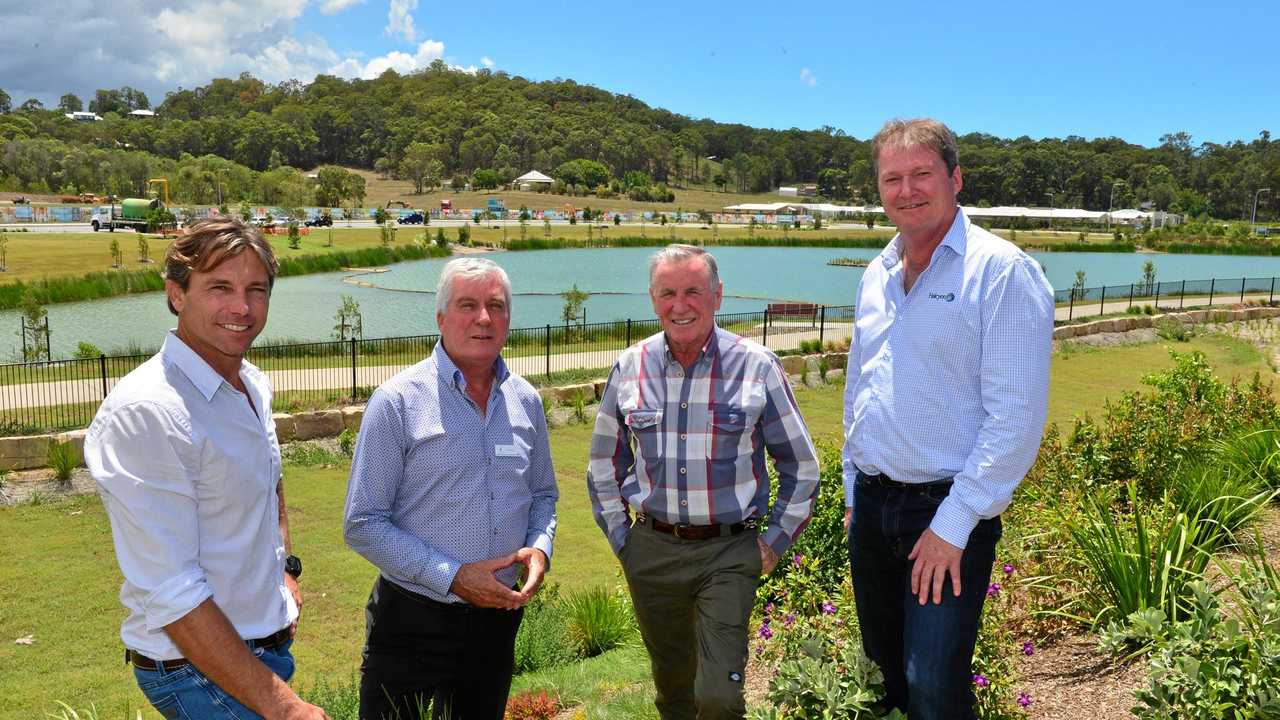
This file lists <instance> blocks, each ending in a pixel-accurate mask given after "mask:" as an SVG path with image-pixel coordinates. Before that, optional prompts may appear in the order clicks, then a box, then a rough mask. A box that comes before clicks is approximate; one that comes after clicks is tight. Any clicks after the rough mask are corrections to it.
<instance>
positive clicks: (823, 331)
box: [818, 305, 827, 345]
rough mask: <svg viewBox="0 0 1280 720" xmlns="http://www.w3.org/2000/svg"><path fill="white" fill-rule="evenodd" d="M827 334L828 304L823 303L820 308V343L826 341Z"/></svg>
mask: <svg viewBox="0 0 1280 720" xmlns="http://www.w3.org/2000/svg"><path fill="white" fill-rule="evenodd" d="M826 335H827V306H826V305H823V306H821V307H820V308H819V309H818V344H819V345H822V344H824V343H825V341H826Z"/></svg>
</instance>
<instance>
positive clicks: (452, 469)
mask: <svg viewBox="0 0 1280 720" xmlns="http://www.w3.org/2000/svg"><path fill="white" fill-rule="evenodd" d="M493 367H494V372H495V378H494V382H493V389H492V391H491V394H490V395H489V401H488V407H487V409H486V412H485V414H484V415H482V414H481V413H480V409H479V407H478V406H477V405H476V404H475V403H474V402H472V401H471V399H470V398H468V397H467V396H466V381H465V380H464V379H463V377H462V372H461V371H460V370H458V368H457V366H455V365H454V364H453V361H452V360H450V359H449V355H448V353H447V352H446V351H445V348H444V344H443V343H440V344H437V345H436V347H435V350H434V352H433V353H432V355H431V356H430V357H428V358H427V359H426V360H423V361H422V362H420V363H418V364H416V365H414V366H413V367H411V368H408V369H406V370H404V371H402V372H400V373H399V374H397V375H396V376H395V377H393V378H391V379H390V380H388V381H387V382H386V383H384V384H383V385H382V386H380V387H379V388H378V389H377V390H376V391H374V393H373V396H372V397H370V398H369V404H368V406H367V407H366V408H365V413H364V419H363V421H362V422H361V424H360V435H359V437H358V439H357V442H356V452H355V457H354V459H353V460H352V464H351V480H350V482H349V484H348V486H347V503H346V514H345V519H344V521H343V533H344V535H345V537H346V541H347V545H349V546H350V547H351V549H352V550H355V551H356V552H358V553H360V554H361V555H363V556H364V557H365V558H366V559H367V560H369V562H371V563H373V564H374V565H376V566H377V567H378V568H379V569H380V570H381V571H382V574H383V576H385V577H387V578H388V579H390V580H392V581H394V582H396V583H397V584H399V585H401V586H403V587H405V588H408V589H409V590H412V591H414V592H416V593H419V594H422V595H425V596H427V597H429V598H432V599H435V600H439V601H441V602H450V603H455V602H462V599H461V598H459V597H458V596H456V595H454V594H453V593H451V592H449V586H450V585H452V584H453V577H454V575H456V574H457V572H458V568H459V567H460V566H462V565H463V564H466V563H470V562H476V561H479V560H487V559H489V558H494V557H500V556H503V555H507V554H510V553H512V552H515V551H516V550H519V549H520V548H522V547H532V548H537V549H538V550H541V551H542V552H544V553H546V556H547V558H548V559H550V558H551V543H552V539H553V538H554V537H555V531H556V499H557V498H558V497H559V492H558V491H557V489H556V478H555V471H554V470H553V469H552V467H551V451H550V446H549V445H548V440H547V426H546V418H545V416H544V415H543V413H542V399H541V398H540V397H538V393H537V391H535V390H534V389H533V386H532V385H530V384H529V383H528V382H527V381H526V380H524V378H521V377H520V376H518V375H513V374H511V373H510V372H508V370H507V366H506V363H504V362H503V361H502V358H498V359H497V360H496V361H495V362H494V365H493ZM519 567H520V566H519V565H516V566H513V567H509V568H506V569H504V570H501V571H499V572H498V573H497V579H498V581H499V582H501V583H503V584H504V585H506V586H508V587H510V586H512V585H514V583H515V581H516V575H517V572H518V569H519Z"/></svg>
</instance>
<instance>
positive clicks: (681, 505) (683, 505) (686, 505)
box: [680, 500, 689, 507]
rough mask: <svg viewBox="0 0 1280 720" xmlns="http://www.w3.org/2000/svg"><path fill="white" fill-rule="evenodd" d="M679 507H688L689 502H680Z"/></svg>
mask: <svg viewBox="0 0 1280 720" xmlns="http://www.w3.org/2000/svg"><path fill="white" fill-rule="evenodd" d="M680 507H689V501H688V500H681V501H680Z"/></svg>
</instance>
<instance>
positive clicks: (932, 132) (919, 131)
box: [871, 118, 960, 178]
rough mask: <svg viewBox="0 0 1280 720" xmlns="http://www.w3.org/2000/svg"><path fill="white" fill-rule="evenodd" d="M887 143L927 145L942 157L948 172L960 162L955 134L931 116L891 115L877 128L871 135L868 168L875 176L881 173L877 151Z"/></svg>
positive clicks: (895, 144)
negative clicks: (892, 117) (876, 131)
mask: <svg viewBox="0 0 1280 720" xmlns="http://www.w3.org/2000/svg"><path fill="white" fill-rule="evenodd" d="M886 147H897V148H906V147H926V148H929V149H930V150H932V151H934V152H936V153H938V157H940V158H942V162H943V163H944V164H945V165H946V166H947V174H948V175H949V174H951V173H954V172H955V171H956V166H958V165H959V164H960V151H959V149H957V148H956V136H955V134H954V133H952V132H951V129H950V128H948V127H947V126H946V125H943V124H942V123H940V122H938V121H937V120H934V119H932V118H916V119H914V120H903V119H902V118H894V119H892V120H890V121H889V122H887V123H885V124H884V127H882V128H880V132H878V133H876V136H875V137H873V138H871V171H872V172H873V173H875V175H876V177H877V178H879V177H880V151H881V150H884V149H885V148H886Z"/></svg>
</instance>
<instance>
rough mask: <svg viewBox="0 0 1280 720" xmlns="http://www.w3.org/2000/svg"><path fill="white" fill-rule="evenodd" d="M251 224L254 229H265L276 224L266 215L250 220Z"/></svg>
mask: <svg viewBox="0 0 1280 720" xmlns="http://www.w3.org/2000/svg"><path fill="white" fill-rule="evenodd" d="M249 224H250V225H252V226H254V227H260V228H264V227H271V226H272V225H275V224H276V223H275V221H274V220H272V219H271V218H269V217H267V216H266V215H254V216H253V217H252V218H249Z"/></svg>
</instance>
